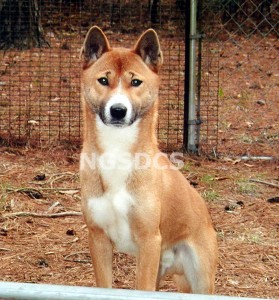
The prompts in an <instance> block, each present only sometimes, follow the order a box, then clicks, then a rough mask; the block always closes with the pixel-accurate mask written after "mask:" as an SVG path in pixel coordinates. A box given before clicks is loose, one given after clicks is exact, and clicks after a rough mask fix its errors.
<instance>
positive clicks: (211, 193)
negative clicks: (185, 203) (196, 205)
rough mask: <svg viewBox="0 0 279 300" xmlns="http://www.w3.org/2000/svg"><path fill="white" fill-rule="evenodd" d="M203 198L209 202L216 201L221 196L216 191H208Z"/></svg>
mask: <svg viewBox="0 0 279 300" xmlns="http://www.w3.org/2000/svg"><path fill="white" fill-rule="evenodd" d="M203 197H204V198H205V199H206V200H207V201H210V202H212V201H216V200H218V198H219V194H218V193H217V192H216V191H215V190H212V189H210V190H206V191H204V192H203Z"/></svg>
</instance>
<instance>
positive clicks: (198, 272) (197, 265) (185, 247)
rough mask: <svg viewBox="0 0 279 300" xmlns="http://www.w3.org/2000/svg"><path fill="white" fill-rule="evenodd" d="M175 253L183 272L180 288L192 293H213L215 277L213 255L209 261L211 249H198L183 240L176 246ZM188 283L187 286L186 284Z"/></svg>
mask: <svg viewBox="0 0 279 300" xmlns="http://www.w3.org/2000/svg"><path fill="white" fill-rule="evenodd" d="M176 251H177V253H176V255H177V259H178V260H179V264H181V266H182V270H183V273H184V276H185V278H184V282H183V280H182V279H181V278H180V279H179V281H180V282H178V283H179V284H180V288H181V287H182V289H183V290H186V291H189V290H190V292H191V293H193V294H213V293H214V278H215V257H214V256H213V258H212V260H213V262H212V261H211V257H210V255H211V253H212V252H211V251H207V249H206V247H205V249H200V248H198V247H197V246H196V245H195V246H194V245H192V244H191V243H188V242H185V243H182V244H180V245H178V246H176ZM187 283H188V286H187V285H186V284H187Z"/></svg>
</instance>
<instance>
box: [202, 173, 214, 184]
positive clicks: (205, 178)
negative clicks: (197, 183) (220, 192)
mask: <svg viewBox="0 0 279 300" xmlns="http://www.w3.org/2000/svg"><path fill="white" fill-rule="evenodd" d="M214 181H215V177H214V176H212V175H210V174H205V175H203V176H202V178H201V182H202V183H204V184H206V185H207V186H210V187H211V186H212V185H213V184H214Z"/></svg>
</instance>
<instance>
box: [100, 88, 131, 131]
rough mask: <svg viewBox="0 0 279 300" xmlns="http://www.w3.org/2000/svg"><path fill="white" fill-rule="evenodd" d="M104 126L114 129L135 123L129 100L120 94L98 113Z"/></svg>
mask: <svg viewBox="0 0 279 300" xmlns="http://www.w3.org/2000/svg"><path fill="white" fill-rule="evenodd" d="M100 117H101V120H102V121H103V123H104V124H106V125H108V126H114V127H125V126H130V125H131V124H133V122H134V121H135V119H136V117H135V113H134V110H133V107H132V104H131V102H130V101H129V99H128V98H127V97H126V96H125V95H122V94H116V95H114V96H113V97H112V98H111V99H110V100H109V101H108V102H107V103H106V105H105V107H104V109H103V110H102V111H101V112H100Z"/></svg>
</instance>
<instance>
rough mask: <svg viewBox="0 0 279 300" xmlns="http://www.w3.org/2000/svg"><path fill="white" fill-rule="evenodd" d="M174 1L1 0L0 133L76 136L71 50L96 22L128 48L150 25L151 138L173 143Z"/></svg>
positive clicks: (178, 41) (177, 118)
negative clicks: (154, 59) (157, 55)
mask: <svg viewBox="0 0 279 300" xmlns="http://www.w3.org/2000/svg"><path fill="white" fill-rule="evenodd" d="M183 9H184V8H183V7H181V5H179V3H176V2H175V1H167V2H160V1H156V0H154V1H152V2H148V1H141V2H136V1H132V0H130V1H122V0H119V1H112V0H96V1H92V0H71V1H64V0H61V1H54V0H40V1H39V0H6V1H2V2H1V5H0V20H1V21H0V36H1V37H0V47H1V52H0V57H1V58H0V60H1V66H0V75H1V79H0V89H1V93H0V138H1V139H2V140H10V141H17V142H19V143H30V144H37V143H41V144H46V143H57V142H71V143H72V142H73V141H78V142H79V140H80V137H81V126H82V117H81V111H80V96H79V89H80V84H79V76H80V62H79V50H80V47H81V43H82V40H83V39H84V36H85V34H86V32H87V30H88V29H89V28H90V26H92V25H98V26H100V27H101V28H102V29H103V30H104V32H105V33H106V35H107V36H108V38H109V40H110V42H111V44H112V46H115V47H117V46H124V47H132V46H133V43H135V41H136V39H137V38H138V37H139V35H140V34H141V33H142V32H143V31H144V30H145V29H147V28H149V27H154V28H155V29H156V30H157V31H158V34H159V36H160V40H161V44H162V49H163V52H164V67H163V69H162V72H161V76H162V80H161V90H160V113H159V125H158V135H159V139H160V142H161V144H162V146H163V147H164V148H176V149H178V148H180V147H181V146H182V132H183V103H184V100H183V97H184V59H185V58H184V56H185V54H184V53H185V44H184V11H183Z"/></svg>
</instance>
